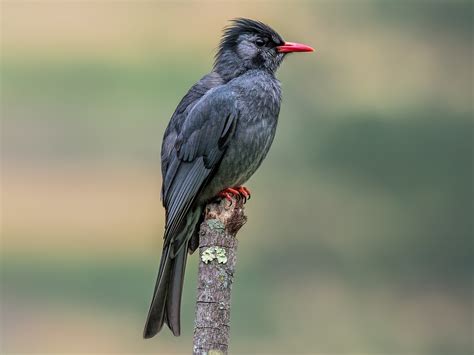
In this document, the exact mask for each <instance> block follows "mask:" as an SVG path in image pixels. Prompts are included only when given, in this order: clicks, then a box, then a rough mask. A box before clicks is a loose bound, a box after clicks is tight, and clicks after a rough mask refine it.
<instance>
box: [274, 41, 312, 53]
mask: <svg viewBox="0 0 474 355" xmlns="http://www.w3.org/2000/svg"><path fill="white" fill-rule="evenodd" d="M277 50H278V52H280V53H291V52H314V49H313V48H311V47H310V46H307V45H306V44H301V43H294V42H285V44H283V45H282V46H278V47H277Z"/></svg>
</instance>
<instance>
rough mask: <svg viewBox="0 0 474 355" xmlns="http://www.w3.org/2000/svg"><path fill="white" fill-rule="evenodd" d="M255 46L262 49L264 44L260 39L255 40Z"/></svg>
mask: <svg viewBox="0 0 474 355" xmlns="http://www.w3.org/2000/svg"><path fill="white" fill-rule="evenodd" d="M255 44H256V45H257V46H258V47H262V46H263V45H264V44H265V41H264V40H263V39H261V38H257V40H256V41H255Z"/></svg>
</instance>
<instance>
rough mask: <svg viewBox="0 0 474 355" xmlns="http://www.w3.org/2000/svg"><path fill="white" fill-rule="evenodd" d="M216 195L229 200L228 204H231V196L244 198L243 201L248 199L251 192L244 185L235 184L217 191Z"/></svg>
mask: <svg viewBox="0 0 474 355" xmlns="http://www.w3.org/2000/svg"><path fill="white" fill-rule="evenodd" d="M218 197H220V198H225V199H226V200H227V201H229V202H230V206H232V197H236V198H237V199H238V200H240V199H241V198H242V199H243V200H244V203H246V202H247V200H250V197H251V194H250V190H249V189H247V188H246V187H244V186H236V187H228V188H226V189H224V190H222V191H221V192H219V194H218Z"/></svg>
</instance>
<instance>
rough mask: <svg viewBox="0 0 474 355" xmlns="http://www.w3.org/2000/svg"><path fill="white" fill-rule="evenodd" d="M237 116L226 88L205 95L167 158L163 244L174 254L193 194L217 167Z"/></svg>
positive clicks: (164, 181)
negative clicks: (169, 246) (168, 246)
mask: <svg viewBox="0 0 474 355" xmlns="http://www.w3.org/2000/svg"><path fill="white" fill-rule="evenodd" d="M237 119H238V111H237V108H236V107H235V99H234V97H233V94H232V93H229V92H227V91H225V90H214V91H213V92H210V93H209V94H208V95H205V96H204V97H203V98H202V99H201V100H200V101H199V102H198V103H197V104H196V106H195V107H194V108H193V109H192V110H191V111H190V112H189V114H188V116H187V117H186V120H185V121H184V122H183V125H182V127H181V131H180V132H179V133H178V134H177V138H176V141H175V143H174V145H173V147H172V150H171V152H170V154H169V158H168V162H167V164H168V166H167V169H166V172H165V173H164V176H163V204H164V206H165V208H166V227H165V245H169V244H171V243H172V244H173V247H172V248H171V250H173V251H174V253H173V254H176V253H177V252H178V251H179V249H180V248H181V247H182V245H183V244H184V242H185V241H186V240H185V236H183V237H181V239H183V240H174V239H175V238H176V237H177V236H178V233H179V231H180V228H181V226H182V223H183V222H185V220H184V219H185V218H186V215H187V212H188V211H189V209H190V207H191V205H192V203H193V202H194V200H195V199H196V196H197V195H198V194H199V192H200V191H201V190H202V189H203V187H204V186H205V185H206V183H207V182H208V181H209V179H210V178H211V176H212V172H213V171H214V170H215V168H216V167H217V166H218V164H219V162H220V160H221V159H222V156H223V154H224V152H225V150H226V147H227V144H228V142H229V139H230V137H232V135H233V133H234V130H235V126H236V123H237Z"/></svg>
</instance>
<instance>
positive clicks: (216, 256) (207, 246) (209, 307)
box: [193, 199, 247, 355]
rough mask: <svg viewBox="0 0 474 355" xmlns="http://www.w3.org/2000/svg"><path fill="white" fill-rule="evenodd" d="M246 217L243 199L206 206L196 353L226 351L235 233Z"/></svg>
mask: <svg viewBox="0 0 474 355" xmlns="http://www.w3.org/2000/svg"><path fill="white" fill-rule="evenodd" d="M246 221H247V217H246V216H245V215H244V207H243V200H242V199H240V200H237V199H233V200H232V205H231V204H230V202H229V201H227V200H226V199H223V200H222V201H220V202H215V203H210V204H209V205H207V207H206V212H205V218H204V222H203V223H202V224H201V227H200V231H199V233H200V235H199V238H200V239H199V271H198V284H197V299H196V317H195V320H194V336H193V354H209V355H212V354H227V350H228V347H229V338H230V310H231V303H230V296H231V290H232V282H233V280H234V272H235V265H236V259H237V239H236V235H237V232H238V231H239V229H240V228H241V227H242V226H243V225H244V224H245V222H246Z"/></svg>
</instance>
